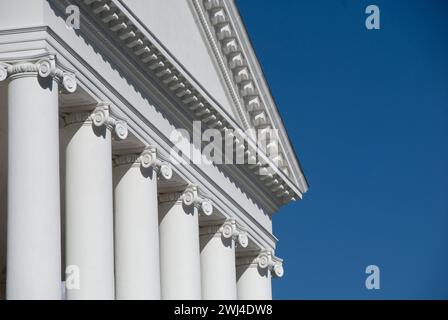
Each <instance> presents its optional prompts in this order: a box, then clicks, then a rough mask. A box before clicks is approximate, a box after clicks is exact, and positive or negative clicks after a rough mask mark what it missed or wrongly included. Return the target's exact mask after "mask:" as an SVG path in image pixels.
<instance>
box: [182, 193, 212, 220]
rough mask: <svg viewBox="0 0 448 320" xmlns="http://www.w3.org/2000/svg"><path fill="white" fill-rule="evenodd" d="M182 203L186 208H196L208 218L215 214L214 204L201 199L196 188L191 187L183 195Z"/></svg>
mask: <svg viewBox="0 0 448 320" xmlns="http://www.w3.org/2000/svg"><path fill="white" fill-rule="evenodd" d="M182 202H183V203H184V204H185V205H186V206H191V205H193V206H195V207H196V208H197V209H198V210H200V211H201V212H202V213H203V214H205V215H206V216H210V215H211V214H212V213H213V204H212V202H211V201H210V200H209V199H205V198H203V197H201V196H200V195H199V193H198V188H197V187H196V186H189V187H188V188H187V189H186V190H185V191H184V193H183V195H182Z"/></svg>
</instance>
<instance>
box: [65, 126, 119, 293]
mask: <svg viewBox="0 0 448 320" xmlns="http://www.w3.org/2000/svg"><path fill="white" fill-rule="evenodd" d="M65 135H66V139H67V145H66V187H65V189H66V190H65V197H66V199H65V202H66V209H65V214H66V265H67V266H70V265H74V266H78V267H79V270H80V289H73V290H67V298H68V299H69V300H79V299H114V296H115V294H114V247H113V242H114V240H113V209H112V207H113V203H112V201H113V200H112V150H111V148H112V145H111V131H110V130H109V129H108V128H107V127H106V125H101V126H98V127H97V126H93V125H92V121H91V120H90V119H88V120H85V121H84V122H83V123H82V124H79V123H73V124H69V125H67V126H66V128H65Z"/></svg>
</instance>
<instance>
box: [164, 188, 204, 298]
mask: <svg viewBox="0 0 448 320" xmlns="http://www.w3.org/2000/svg"><path fill="white" fill-rule="evenodd" d="M159 205H160V207H159V233H160V268H161V270H160V271H161V292H162V299H164V300H174V299H180V300H183V299H188V300H199V299H201V297H202V296H201V263H200V254H199V220H198V214H199V212H198V210H201V211H202V212H204V213H205V214H208V215H210V214H211V213H212V211H213V206H212V205H211V203H210V202H209V201H208V200H205V199H203V198H201V197H199V196H198V193H197V188H195V187H189V188H187V190H186V191H185V192H184V193H165V194H161V195H159Z"/></svg>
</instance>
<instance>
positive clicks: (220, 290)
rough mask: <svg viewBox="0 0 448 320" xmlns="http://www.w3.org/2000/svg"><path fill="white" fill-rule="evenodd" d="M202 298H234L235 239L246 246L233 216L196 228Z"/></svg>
mask: <svg viewBox="0 0 448 320" xmlns="http://www.w3.org/2000/svg"><path fill="white" fill-rule="evenodd" d="M200 236H201V237H200V243H201V277H202V299H204V300H236V299H237V289H236V269H235V243H238V244H239V245H240V246H242V247H243V248H245V247H247V244H248V238H247V235H246V233H245V232H242V231H240V230H239V229H238V228H237V226H236V223H235V220H234V219H229V220H227V221H225V222H224V223H223V224H221V225H208V226H203V227H201V228H200Z"/></svg>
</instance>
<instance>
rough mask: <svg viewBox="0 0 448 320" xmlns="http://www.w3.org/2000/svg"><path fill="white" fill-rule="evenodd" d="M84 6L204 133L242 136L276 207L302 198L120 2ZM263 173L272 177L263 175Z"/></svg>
mask: <svg viewBox="0 0 448 320" xmlns="http://www.w3.org/2000/svg"><path fill="white" fill-rule="evenodd" d="M84 3H85V6H84V8H85V9H86V10H88V11H90V12H91V13H92V14H93V15H95V16H96V17H99V18H100V19H99V20H100V21H101V23H102V25H103V26H104V27H106V28H107V29H108V30H109V32H110V33H111V35H112V36H113V37H115V39H116V41H117V42H119V43H121V44H122V45H123V47H125V48H126V50H129V51H130V52H131V54H133V55H134V58H136V59H138V60H139V61H140V63H141V64H142V65H144V66H145V69H146V70H145V71H146V72H148V73H150V74H151V75H153V76H154V78H155V79H157V81H159V83H161V84H162V85H163V86H164V87H165V88H167V90H169V91H170V92H171V93H172V94H173V95H174V96H175V97H176V99H177V100H178V101H179V102H180V103H181V104H183V105H184V106H185V107H186V108H187V109H188V110H190V111H191V114H192V115H193V116H194V118H196V119H199V120H201V121H202V123H203V127H204V129H205V128H215V129H218V130H221V131H222V132H225V131H226V130H228V129H239V130H240V131H241V132H242V134H241V137H240V139H235V143H236V144H237V145H239V147H240V148H244V150H245V154H246V157H247V158H250V157H255V155H256V154H258V158H259V159H260V160H259V161H258V162H257V163H256V164H254V165H251V166H250V167H249V166H248V170H250V172H251V174H252V175H254V176H255V177H258V181H260V182H261V183H262V184H263V185H264V186H265V187H266V188H267V190H271V192H272V194H273V195H274V197H275V198H277V201H278V202H279V203H286V202H288V201H289V200H291V199H295V198H297V197H301V196H302V192H301V191H300V189H299V188H298V187H297V185H296V184H295V183H294V182H292V180H290V179H289V178H288V177H287V176H286V175H285V174H284V173H283V172H282V171H281V170H280V169H279V168H278V167H277V166H275V165H274V163H273V162H272V160H271V159H269V158H268V156H267V155H266V154H264V153H263V152H262V151H260V150H259V149H258V148H257V147H256V143H255V142H254V141H253V139H252V138H251V137H248V136H247V135H246V134H245V133H244V132H243V130H242V129H241V128H240V127H239V125H238V124H237V123H236V122H235V120H233V118H232V117H231V116H230V115H228V114H227V113H226V112H225V111H224V109H223V108H222V107H221V106H219V104H217V103H216V101H215V100H214V99H213V98H212V97H211V96H210V95H209V94H208V93H207V92H206V91H205V89H204V88H203V87H202V86H200V85H199V84H198V83H197V82H196V81H195V80H194V79H193V78H192V77H191V75H190V74H189V73H188V72H187V71H186V70H185V69H184V68H183V67H182V66H181V65H180V64H179V63H178V62H176V61H175V59H174V58H173V57H172V56H171V55H170V54H169V53H168V52H167V50H166V49H165V48H164V47H163V45H162V44H160V43H159V42H158V40H157V39H155V38H154V37H153V36H152V35H151V34H150V32H149V31H148V30H146V29H145V28H144V27H143V26H141V25H140V24H139V22H138V21H137V20H136V19H135V17H133V16H132V14H131V13H129V12H128V11H127V9H126V6H125V4H124V3H123V1H118V0H99V1H98V0H96V1H94V0H84ZM254 150H255V151H254ZM267 169H269V171H272V173H269V174H267V175H266V174H265V172H266V170H267Z"/></svg>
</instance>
